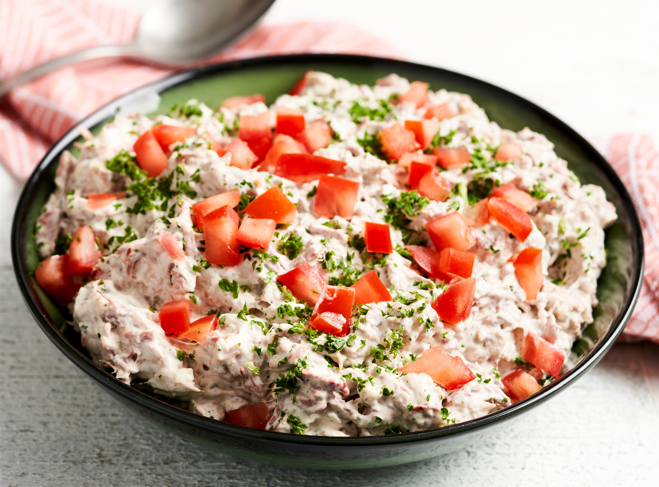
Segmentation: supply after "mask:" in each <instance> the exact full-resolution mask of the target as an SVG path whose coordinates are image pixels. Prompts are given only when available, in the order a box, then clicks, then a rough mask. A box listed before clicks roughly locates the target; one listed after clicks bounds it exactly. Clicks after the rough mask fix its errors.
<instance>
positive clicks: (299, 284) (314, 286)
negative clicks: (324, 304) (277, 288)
mask: <svg viewBox="0 0 659 487" xmlns="http://www.w3.org/2000/svg"><path fill="white" fill-rule="evenodd" d="M277 281H279V283H280V284H281V285H282V286H286V287H287V288H288V290H289V291H290V292H291V293H293V296H295V299H301V300H302V301H305V302H306V303H307V304H309V305H310V306H315V305H316V303H317V302H318V298H319V297H320V293H322V292H323V288H324V287H325V281H324V280H323V278H322V276H321V275H320V273H319V272H318V269H317V268H316V266H315V265H312V264H302V265H300V266H297V267H296V268H295V269H293V270H292V271H288V272H287V273H286V274H282V275H281V276H277Z"/></svg>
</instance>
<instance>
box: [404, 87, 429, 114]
mask: <svg viewBox="0 0 659 487" xmlns="http://www.w3.org/2000/svg"><path fill="white" fill-rule="evenodd" d="M427 98H428V83H424V82H422V81H412V82H411V83H410V89H409V90H408V91H407V93H405V94H404V95H403V96H401V97H400V98H399V102H400V103H402V102H404V101H406V102H410V103H414V106H416V108H421V107H422V106H423V105H425V104H426V100H427Z"/></svg>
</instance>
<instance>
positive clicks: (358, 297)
mask: <svg viewBox="0 0 659 487" xmlns="http://www.w3.org/2000/svg"><path fill="white" fill-rule="evenodd" d="M351 287H352V288H354V290H355V304H371V303H382V302H386V301H391V294H390V293H389V290H388V289H387V287H386V286H385V285H384V284H383V283H382V281H381V280H380V278H379V277H378V273H377V272H375V271H370V272H367V273H366V274H364V275H363V276H362V277H360V278H359V280H358V281H357V282H356V283H354V284H353V285H352V286H351Z"/></svg>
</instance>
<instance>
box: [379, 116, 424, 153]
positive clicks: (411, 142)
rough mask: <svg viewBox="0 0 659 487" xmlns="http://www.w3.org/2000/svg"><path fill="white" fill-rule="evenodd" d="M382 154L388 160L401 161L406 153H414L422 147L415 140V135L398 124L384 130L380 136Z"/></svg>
mask: <svg viewBox="0 0 659 487" xmlns="http://www.w3.org/2000/svg"><path fill="white" fill-rule="evenodd" d="M379 138H380V142H381V143H382V152H383V153H384V155H385V156H387V158H388V159H391V160H392V161H393V160H396V159H400V158H401V156H402V155H403V154H405V153H406V152H412V151H415V150H417V149H419V148H420V147H421V146H420V145H419V143H418V142H417V141H416V140H415V137H414V133H413V132H410V131H409V130H407V129H405V128H403V126H402V125H401V124H399V123H398V122H396V123H394V124H393V125H392V126H390V127H388V128H386V129H384V130H383V131H382V132H380V135H379Z"/></svg>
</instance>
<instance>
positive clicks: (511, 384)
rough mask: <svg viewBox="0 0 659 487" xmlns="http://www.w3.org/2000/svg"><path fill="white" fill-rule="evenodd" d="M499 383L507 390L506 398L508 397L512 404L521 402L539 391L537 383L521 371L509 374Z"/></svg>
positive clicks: (529, 375)
mask: <svg viewBox="0 0 659 487" xmlns="http://www.w3.org/2000/svg"><path fill="white" fill-rule="evenodd" d="M501 382H503V385H504V386H506V389H508V396H510V398H511V399H512V402H513V403H516V402H519V401H522V400H524V399H526V398H527V397H529V396H532V395H533V394H535V393H536V392H538V391H539V390H540V389H541V387H540V384H538V381H536V380H535V379H534V378H533V376H532V375H531V374H529V373H527V372H524V371H523V370H521V369H518V370H516V371H515V372H511V373H510V374H508V375H507V376H505V377H504V378H503V379H501Z"/></svg>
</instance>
